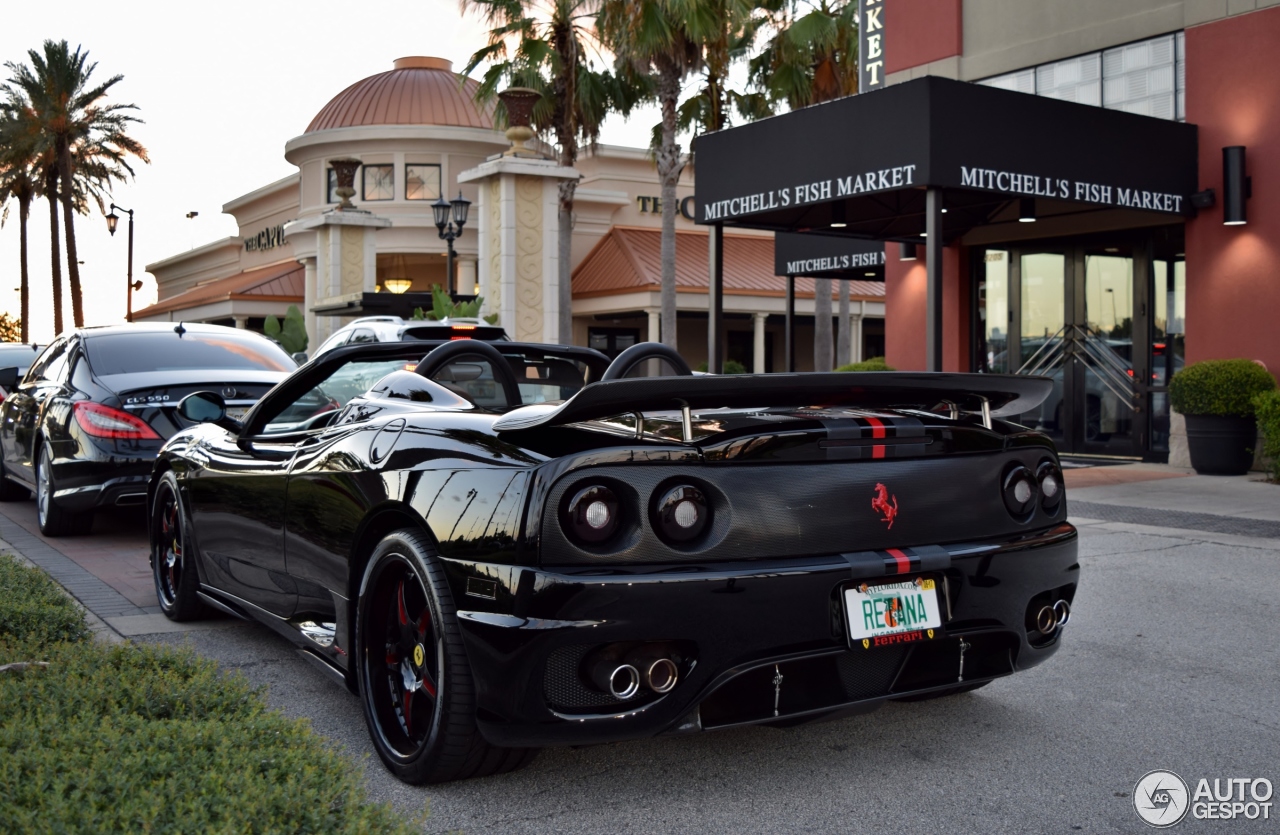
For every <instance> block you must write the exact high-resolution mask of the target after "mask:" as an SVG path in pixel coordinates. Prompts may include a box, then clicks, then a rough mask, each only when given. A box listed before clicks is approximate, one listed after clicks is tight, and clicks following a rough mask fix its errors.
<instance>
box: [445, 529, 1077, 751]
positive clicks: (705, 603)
mask: <svg viewBox="0 0 1280 835" xmlns="http://www.w3.org/2000/svg"><path fill="white" fill-rule="evenodd" d="M946 550H947V551H948V552H949V560H948V562H949V567H947V568H944V569H941V570H939V571H935V572H931V573H930V576H934V577H937V578H938V579H939V580H942V579H943V578H944V577H945V584H940V585H943V586H944V588H945V592H944V594H945V597H944V600H945V601H946V602H947V603H949V612H945V611H944V613H943V625H942V628H941V629H940V630H937V631H936V633H935V636H934V638H933V639H932V640H921V641H919V642H912V643H910V644H904V645H894V646H889V647H884V648H874V647H873V648H871V649H862V648H861V647H854V648H853V649H850V647H849V646H848V643H847V638H846V631H845V630H846V627H845V622H844V615H843V607H842V595H841V589H842V588H843V587H845V586H847V585H849V584H850V583H852V582H853V580H852V575H851V565H850V563H849V562H848V561H846V559H844V558H843V557H841V556H838V555H836V556H832V557H818V558H811V559H796V560H761V561H754V562H742V563H733V564H726V563H717V564H706V565H692V566H644V567H634V566H630V567H619V566H611V567H610V568H609V569H607V570H603V571H602V570H598V569H590V570H588V569H582V568H577V567H575V568H573V569H567V570H557V569H554V568H544V569H541V570H538V569H526V568H515V567H509V566H496V565H481V564H476V563H467V562H462V561H455V560H447V561H446V566H447V572H448V576H449V578H450V585H451V587H452V590H453V594H454V600H455V603H456V605H457V608H458V610H459V612H458V614H459V622H460V626H461V629H462V634H463V638H464V641H465V642H466V647H467V652H468V658H469V660H470V663H471V667H472V673H473V676H474V678H475V684H476V691H477V702H478V704H477V707H478V719H479V723H480V728H481V732H482V733H483V734H484V736H485V738H486V739H488V740H489V741H490V742H492V743H494V744H499V745H506V746H544V745H561V744H585V743H597V742H608V741H616V740H624V739H632V738H637V737H646V736H653V735H655V734H660V733H665V732H671V731H684V730H704V729H711V728H718V727H729V726H732V725H740V724H755V723H777V724H796V723H800V722H805V721H812V720H814V719H819V718H823V717H828V716H831V715H833V714H839V713H856V712H866V711H869V710H874V709H875V708H876V707H878V706H879V705H880V704H882V703H883V702H884V701H885V700H887V699H890V698H894V697H899V696H905V695H911V694H923V693H927V692H929V691H937V690H943V689H946V688H948V687H954V686H956V685H957V684H959V683H966V684H967V683H975V682H978V681H985V680H990V679H992V678H996V677H999V676H1003V675H1008V674H1010V673H1012V672H1015V671H1017V670H1022V669H1027V668H1029V667H1033V666H1035V665H1037V664H1039V663H1042V662H1043V661H1044V660H1045V659H1047V658H1048V657H1049V656H1050V655H1052V654H1053V653H1054V652H1055V651H1056V650H1057V647H1058V644H1059V643H1060V640H1061V630H1059V632H1057V633H1054V634H1053V635H1052V636H1048V637H1046V636H1044V635H1040V634H1038V633H1035V632H1034V631H1033V630H1032V631H1029V630H1028V625H1027V613H1028V608H1029V606H1031V604H1032V601H1033V599H1036V600H1040V599H1045V596H1046V595H1048V599H1050V600H1057V599H1062V600H1066V601H1068V602H1070V601H1071V600H1072V598H1073V597H1074V594H1075V589H1076V584H1077V581H1078V575H1079V565H1078V563H1077V560H1076V552H1077V537H1076V531H1075V529H1074V528H1073V527H1072V526H1071V525H1069V524H1066V523H1063V524H1059V525H1056V526H1054V527H1053V528H1051V529H1048V530H1045V531H1041V532H1039V533H1037V534H1034V535H1028V536H1024V537H1018V538H1010V539H1006V540H1004V541H1000V542H984V543H975V544H965V545H951V546H947V548H946ZM854 571H856V569H854ZM864 576H865V575H864ZM914 576H916V575H913V574H906V575H899V576H898V577H893V578H892V579H893V580H899V579H911V578H913V577H914ZM469 579H471V580H472V581H473V582H472V583H470V584H469V583H468V580H469ZM477 581H480V582H477ZM872 581H873V582H874V579H873V580H872ZM469 591H470V592H476V591H480V592H484V596H477V595H476V594H474V593H469ZM1038 606H1039V603H1037V607H1038ZM948 615H949V617H948ZM628 642H664V643H665V645H666V646H670V647H677V648H678V652H677V657H678V660H679V664H680V667H681V675H680V679H679V682H678V684H677V685H676V687H675V688H674V689H673V690H671V692H669V693H667V694H666V695H662V696H657V695H656V694H651V693H650V694H642V696H640V697H637V698H636V699H633V700H630V701H626V702H621V701H618V700H616V699H613V698H612V697H610V696H608V695H607V694H604V693H600V692H599V691H598V690H596V689H594V688H593V687H592V686H591V684H590V683H589V682H588V681H585V680H584V679H583V677H582V669H583V668H582V666H581V663H582V662H583V660H584V659H586V660H588V661H589V659H590V658H592V657H593V654H596V653H598V652H599V648H600V647H602V646H606V645H614V644H619V643H620V644H626V643H628ZM961 645H964V653H963V654H964V671H965V672H964V678H963V682H961V681H960V675H961V672H960V657H961ZM779 676H780V677H781V678H780V682H779V681H778V677H779ZM775 705H776V714H775Z"/></svg>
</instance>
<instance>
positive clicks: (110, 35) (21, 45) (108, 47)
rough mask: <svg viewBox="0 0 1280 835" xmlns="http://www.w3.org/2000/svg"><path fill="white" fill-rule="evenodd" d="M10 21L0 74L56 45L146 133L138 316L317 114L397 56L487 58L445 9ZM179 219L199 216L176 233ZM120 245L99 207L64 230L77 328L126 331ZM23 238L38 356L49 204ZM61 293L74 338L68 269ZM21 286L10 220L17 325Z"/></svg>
mask: <svg viewBox="0 0 1280 835" xmlns="http://www.w3.org/2000/svg"><path fill="white" fill-rule="evenodd" d="M6 6H7V10H6V11H5V25H4V26H0V64H2V63H5V62H9V61H22V62H26V61H27V50H29V49H39V48H40V46H41V44H42V43H43V42H44V40H45V39H48V38H52V39H54V40H60V39H66V40H67V41H68V42H69V43H70V44H71V46H72V47H73V48H74V47H75V46H76V45H80V46H83V47H84V48H85V49H87V50H88V51H89V58H90V60H91V61H97V62H98V68H97V70H96V71H95V72H94V75H93V78H94V79H103V80H105V79H106V78H108V77H110V76H112V75H115V74H121V75H123V76H124V80H123V81H121V82H120V83H118V84H117V85H116V86H115V87H114V88H113V90H112V97H111V100H112V101H114V102H117V103H132V104H136V105H138V107H139V108H140V110H139V112H138V114H137V115H139V116H140V117H141V118H142V119H143V120H145V122H146V124H143V125H138V126H136V130H135V131H133V135H134V136H135V137H136V138H137V139H138V140H139V141H141V142H142V143H143V144H144V145H145V146H146V147H147V150H148V151H149V152H150V156H151V164H150V165H136V166H135V169H136V170H137V179H136V180H135V181H133V182H130V183H127V184H124V185H120V186H117V187H116V190H115V192H114V194H113V195H112V199H113V200H114V202H115V203H117V204H118V205H120V206H123V207H125V208H129V209H133V210H134V218H135V221H134V222H135V228H134V236H135V238H134V250H135V251H134V263H133V271H134V278H135V279H138V278H140V279H142V282H143V287H142V290H140V291H138V292H136V293H135V294H134V299H133V303H134V309H135V310H137V309H140V308H142V307H145V306H146V305H148V304H151V303H152V302H154V301H155V298H156V288H155V280H154V279H153V278H152V277H151V276H150V275H149V274H148V273H147V272H146V271H145V265H147V264H149V263H153V262H155V261H159V260H161V259H164V258H167V257H169V256H172V255H177V254H178V253H180V252H182V251H183V250H187V249H191V248H193V247H195V246H199V245H201V244H204V243H208V242H210V241H214V240H218V239H221V238H224V237H227V236H229V235H234V234H236V231H237V230H236V225H235V222H234V220H233V219H232V218H231V216H230V215H224V214H222V205H223V204H224V203H226V202H228V201H230V200H232V199H234V198H235V197H238V196H240V195H242V194H245V193H247V192H249V191H252V190H253V189H256V188H259V187H261V186H264V185H266V184H268V183H271V182H274V181H275V180H278V179H280V178H281V177H285V176H287V175H289V174H291V173H293V171H295V170H296V169H295V168H294V167H293V166H292V165H290V164H289V163H288V162H287V161H286V160H285V158H284V146H285V143H286V142H287V141H288V140H289V139H291V138H292V137H294V136H297V135H298V134H300V133H302V132H303V131H304V130H305V129H306V127H307V124H308V123H309V122H310V121H311V118H312V117H313V116H314V115H315V114H316V113H317V112H318V111H319V110H320V109H321V108H322V107H324V105H325V103H326V102H328V101H329V99H331V98H332V97H333V96H335V95H337V94H338V93H339V92H340V91H341V90H343V89H344V88H346V87H347V86H349V85H351V84H352V83H354V82H356V81H358V80H360V79H361V78H365V77H367V76H370V75H374V74H376V73H379V72H384V71H386V70H389V69H391V62H392V61H393V60H395V59H396V58H399V57H402V56H406V55H431V56H438V57H442V58H448V59H450V60H452V61H453V64H454V69H455V70H460V69H462V67H464V66H465V65H466V61H467V58H468V57H469V56H470V55H471V53H472V52H474V51H475V50H476V49H479V48H480V47H482V46H483V45H484V43H485V32H486V28H485V26H484V25H483V22H482V21H481V20H480V19H479V18H478V17H476V16H474V15H468V16H465V17H464V16H463V15H462V14H461V12H460V11H459V5H458V3H457V2H456V0H416V2H403V1H402V0H374V2H369V3H363V4H352V3H349V2H336V1H335V0H308V2H304V3H283V2H279V0H258V2H243V1H242V0H222V2H219V3H216V4H208V3H174V2H172V1H171V0H170V2H150V0H139V1H138V2H133V3H120V2H116V3H101V2H87V1H86V0H60V2H59V3H57V4H56V6H54V7H51V6H49V5H46V4H44V3H33V2H26V3H18V2H14V3H9V4H6ZM51 8H56V10H57V12H56V14H54V13H51V12H50V9H51ZM2 77H3V78H4V79H7V78H8V77H9V73H8V72H3V73H2ZM657 121H658V113H657V110H656V109H655V108H647V109H644V110H641V111H639V112H637V113H634V114H633V115H632V117H631V118H630V120H623V119H622V118H621V117H617V116H615V117H612V118H611V119H610V121H609V122H608V123H606V125H605V128H604V131H603V132H602V135H601V141H602V142H604V143H605V144H613V145H633V146H645V145H647V144H648V137H649V135H650V130H651V128H652V126H653V124H655V123H656V122H657ZM188 212H198V213H199V214H198V216H196V217H195V218H193V219H188V218H187V217H186V215H187V213H188ZM127 232H128V222H127V216H123V215H122V217H121V222H120V226H119V228H118V229H117V231H116V235H115V237H114V238H113V237H111V236H110V235H108V233H107V224H106V221H105V220H104V219H103V216H102V215H100V214H99V213H98V211H97V208H96V207H94V208H92V209H91V210H90V214H89V215H87V216H83V217H77V219H76V241H77V244H78V245H79V260H81V261H83V262H84V263H83V266H81V268H80V276H81V282H82V284H83V287H84V308H85V323H86V324H89V325H99V324H110V323H115V322H122V321H124V315H125V287H126V280H125V276H126V266H127V264H126V262H127V237H128V236H127ZM28 235H29V238H28V247H29V259H28V263H29V269H30V282H31V312H30V320H31V321H30V327H31V338H32V339H33V340H34V341H37V342H47V341H49V340H50V339H51V338H52V336H53V301H52V282H51V279H50V276H51V265H50V252H49V209H48V204H47V203H45V202H43V201H41V202H38V203H36V204H34V205H33V206H32V210H31V221H30V224H29V227H28ZM64 259H65V255H64ZM62 280H63V287H64V292H63V310H64V313H63V316H64V321H65V325H66V327H70V326H71V302H70V295H69V293H68V292H67V291H66V281H67V277H66V266H65V261H64V265H63V278H62ZM18 284H19V260H18V218H17V206H16V204H15V205H14V206H13V208H12V209H11V210H10V212H9V218H8V220H7V222H6V223H5V224H4V227H3V229H0V311H8V312H10V313H12V314H13V315H15V316H16V315H17V314H18V311H19V304H18V292H17V287H18Z"/></svg>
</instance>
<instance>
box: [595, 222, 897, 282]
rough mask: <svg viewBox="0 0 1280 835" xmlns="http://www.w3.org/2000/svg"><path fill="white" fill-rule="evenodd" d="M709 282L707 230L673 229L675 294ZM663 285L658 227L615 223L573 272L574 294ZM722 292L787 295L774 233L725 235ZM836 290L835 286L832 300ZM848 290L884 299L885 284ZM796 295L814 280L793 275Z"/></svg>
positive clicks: (660, 239) (660, 234) (660, 233)
mask: <svg viewBox="0 0 1280 835" xmlns="http://www.w3.org/2000/svg"><path fill="white" fill-rule="evenodd" d="M709 284H710V278H709V275H708V272H707V233H706V232H701V231H687V230H677V231H676V292H678V293H705V292H707V288H708V286H709ZM661 285H662V232H661V230H658V229H640V228H635V227H629V226H615V227H613V228H612V229H611V230H609V232H608V233H606V234H605V236H604V237H603V238H601V239H600V241H599V243H597V244H596V245H595V247H594V248H593V249H592V250H591V252H590V253H589V254H588V255H587V257H586V258H584V259H583V260H582V263H580V264H579V265H578V268H577V269H576V270H574V271H573V295H574V298H590V297H593V296H609V295H617V294H619V293H629V292H635V291H641V290H658V289H659V288H660V287H661ZM724 291H725V293H727V294H732V295H741V296H781V295H783V294H785V293H786V279H785V278H784V277H783V276H779V275H774V274H773V238H772V237H764V236H762V235H734V234H732V233H728V234H726V235H725V240H724ZM837 292H838V290H837V289H836V287H835V285H834V284H833V285H832V297H833V298H834V297H835V294H836V293H837ZM849 292H850V294H851V295H852V296H853V298H855V299H859V298H861V299H867V300H873V299H875V300H879V299H883V298H884V282H883V281H860V280H857V279H854V280H852V281H850V286H849ZM796 295H797V296H800V297H807V298H813V279H811V278H802V277H801V278H797V279H796Z"/></svg>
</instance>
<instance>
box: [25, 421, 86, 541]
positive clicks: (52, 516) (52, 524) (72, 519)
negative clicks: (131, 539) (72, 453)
mask: <svg viewBox="0 0 1280 835" xmlns="http://www.w3.org/2000/svg"><path fill="white" fill-rule="evenodd" d="M57 492H58V486H57V484H56V483H55V482H54V480H53V452H52V451H51V450H50V449H49V444H48V443H42V444H41V445H40V457H39V458H38V459H37V462H36V522H38V523H39V525H40V533H42V534H44V535H45V536H48V537H59V536H79V535H81V534H86V533H88V532H89V531H90V529H92V528H93V513H92V512H89V513H72V512H70V511H68V510H66V509H65V508H64V507H62V505H60V504H58V500H57V499H56V498H55V496H56V495H57Z"/></svg>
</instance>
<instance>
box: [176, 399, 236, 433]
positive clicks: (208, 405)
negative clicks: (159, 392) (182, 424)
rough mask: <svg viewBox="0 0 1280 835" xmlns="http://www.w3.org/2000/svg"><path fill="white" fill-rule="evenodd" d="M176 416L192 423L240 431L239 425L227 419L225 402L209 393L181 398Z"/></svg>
mask: <svg viewBox="0 0 1280 835" xmlns="http://www.w3.org/2000/svg"><path fill="white" fill-rule="evenodd" d="M178 414H179V415H180V416H181V417H182V418H183V419H184V420H189V421H191V422H192V423H212V424H215V425H217V426H221V427H222V428H224V429H228V430H230V431H232V432H239V431H240V424H239V423H238V422H237V421H234V420H232V419H231V418H229V417H227V402H226V401H225V400H223V399H222V396H221V395H219V394H215V393H214V392H211V391H197V392H196V393H195V394H188V395H187V396H186V397H184V398H182V401H181V402H180V403H178Z"/></svg>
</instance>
